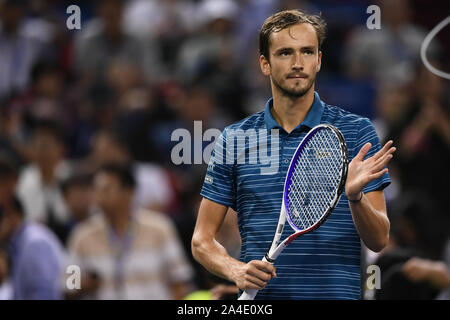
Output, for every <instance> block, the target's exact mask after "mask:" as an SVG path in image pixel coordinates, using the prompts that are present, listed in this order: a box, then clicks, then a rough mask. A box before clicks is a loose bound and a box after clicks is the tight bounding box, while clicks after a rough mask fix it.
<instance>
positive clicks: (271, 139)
mask: <svg viewBox="0 0 450 320" xmlns="http://www.w3.org/2000/svg"><path fill="white" fill-rule="evenodd" d="M272 107H273V99H272V98H271V99H269V100H268V102H267V103H266V107H265V110H264V111H261V112H258V113H256V114H254V115H251V116H249V117H247V118H245V119H243V120H241V121H239V122H237V123H234V124H232V125H230V126H228V127H226V128H225V129H224V131H223V132H222V134H221V135H220V137H219V138H218V139H217V141H216V144H215V146H214V150H213V151H212V153H211V159H210V163H209V165H208V169H207V172H206V176H205V181H204V184H203V188H202V191H201V195H202V196H203V197H205V198H207V199H210V200H212V201H214V202H216V203H219V204H222V205H225V206H227V207H231V208H233V209H234V210H235V211H236V212H237V216H238V226H239V231H240V234H241V238H242V246H241V256H240V260H241V261H244V262H249V261H251V260H260V259H262V257H263V256H264V254H265V253H266V252H267V251H268V249H269V248H270V245H271V243H272V239H273V235H274V233H275V228H276V226H277V222H278V218H279V213H280V208H281V204H282V195H283V186H284V181H285V177H286V173H287V170H288V167H289V163H290V160H291V157H292V155H293V154H294V152H295V150H296V148H297V146H298V144H299V143H300V141H301V140H302V139H303V137H304V136H305V135H306V133H307V132H308V131H309V129H311V128H312V127H314V126H316V125H317V124H319V123H329V124H332V125H334V126H335V127H337V128H338V129H339V130H340V131H341V132H342V134H343V135H344V137H345V140H346V143H347V147H348V155H349V161H351V159H353V157H354V156H355V155H356V154H357V153H358V152H359V150H360V149H361V147H362V146H363V145H364V144H365V143H367V142H371V144H372V148H371V149H370V151H369V153H368V155H367V156H366V157H370V156H372V155H373V154H374V153H376V152H377V151H378V150H380V148H381V146H380V141H379V138H378V136H377V133H376V131H375V128H374V127H373V125H372V123H371V122H370V120H369V119H367V118H364V117H361V116H359V115H356V114H352V113H350V112H347V111H345V110H343V109H341V108H339V107H336V106H331V105H328V104H326V103H324V102H323V101H321V100H320V97H319V95H318V94H317V93H316V92H315V93H314V102H313V104H312V106H311V109H310V110H309V112H308V114H307V116H306V118H305V120H304V121H303V122H302V123H301V124H299V125H298V126H297V127H296V128H295V129H294V130H293V131H292V132H290V133H287V132H286V131H285V130H284V129H283V128H282V127H281V126H280V125H279V124H278V123H277V122H276V121H275V119H274V118H273V116H272V114H271V111H270V110H271V108H272ZM389 183H390V178H389V175H388V174H387V173H386V174H384V175H383V176H382V177H380V178H379V179H377V180H375V181H372V182H371V183H369V184H368V185H367V186H366V187H365V188H364V192H365V193H368V192H371V191H375V190H382V189H384V188H385V187H386V186H387V185H389ZM292 232H293V231H292V229H291V228H290V227H289V225H288V224H286V227H285V228H284V232H283V236H282V237H281V240H283V239H284V238H286V237H287V236H289V235H290V234H292ZM360 250H361V247H360V238H359V236H358V233H357V231H356V228H355V226H354V223H353V219H352V215H351V212H350V208H349V205H348V201H347V197H346V195H345V192H344V193H343V195H342V197H341V199H340V201H339V203H338V205H337V206H336V208H335V209H334V211H333V213H332V214H331V216H330V217H329V219H328V220H327V221H326V222H325V223H324V224H323V225H322V226H321V227H320V228H318V229H317V230H315V231H313V232H311V233H308V234H305V235H303V236H301V237H299V238H298V239H296V240H295V241H293V242H292V243H291V244H290V245H289V246H288V247H286V249H285V250H284V251H283V252H282V253H281V254H280V255H279V256H278V258H277V260H276V261H275V266H276V268H277V276H278V277H277V278H274V279H272V280H270V281H269V283H268V284H267V286H266V287H265V288H264V289H263V290H261V291H259V292H258V295H257V296H256V298H255V299H359V298H360V294H361V293H360V276H361V275H360Z"/></svg>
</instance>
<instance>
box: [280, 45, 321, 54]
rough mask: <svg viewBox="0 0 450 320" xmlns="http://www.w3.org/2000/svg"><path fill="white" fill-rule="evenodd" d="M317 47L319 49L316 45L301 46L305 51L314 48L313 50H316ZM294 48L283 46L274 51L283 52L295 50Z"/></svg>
mask: <svg viewBox="0 0 450 320" xmlns="http://www.w3.org/2000/svg"><path fill="white" fill-rule="evenodd" d="M316 49H317V46H314V45H311V46H304V47H301V48H300V50H301V51H305V50H312V51H314V50H316ZM293 50H294V48H292V47H281V48H278V49H275V51H274V52H275V53H279V52H283V51H293Z"/></svg>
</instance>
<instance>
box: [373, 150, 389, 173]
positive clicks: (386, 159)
mask: <svg viewBox="0 0 450 320" xmlns="http://www.w3.org/2000/svg"><path fill="white" fill-rule="evenodd" d="M393 157H394V156H393V155H392V154H387V155H386V156H384V157H383V158H381V159H380V161H379V162H378V163H377V164H374V165H373V167H372V169H371V173H376V172H378V171H380V170H381V169H383V168H384V167H386V166H387V164H388V163H389V161H391V159H392V158H393Z"/></svg>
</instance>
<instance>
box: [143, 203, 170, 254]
mask: <svg viewBox="0 0 450 320" xmlns="http://www.w3.org/2000/svg"><path fill="white" fill-rule="evenodd" d="M135 221H136V223H137V230H138V231H137V234H138V237H137V239H136V246H137V247H142V248H145V247H148V246H149V245H151V246H152V247H154V248H161V247H164V246H165V245H166V244H168V243H171V242H172V241H174V240H177V232H176V228H175V225H174V223H173V222H172V220H170V218H169V217H167V216H166V215H164V214H163V213H159V212H156V211H151V210H147V209H141V210H138V211H137V212H136V216H135Z"/></svg>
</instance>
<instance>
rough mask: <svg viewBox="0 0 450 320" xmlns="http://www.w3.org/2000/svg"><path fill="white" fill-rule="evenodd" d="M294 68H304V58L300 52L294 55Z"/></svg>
mask: <svg viewBox="0 0 450 320" xmlns="http://www.w3.org/2000/svg"><path fill="white" fill-rule="evenodd" d="M292 69H294V70H303V59H302V56H301V54H300V53H296V54H294V55H293V62H292Z"/></svg>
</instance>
